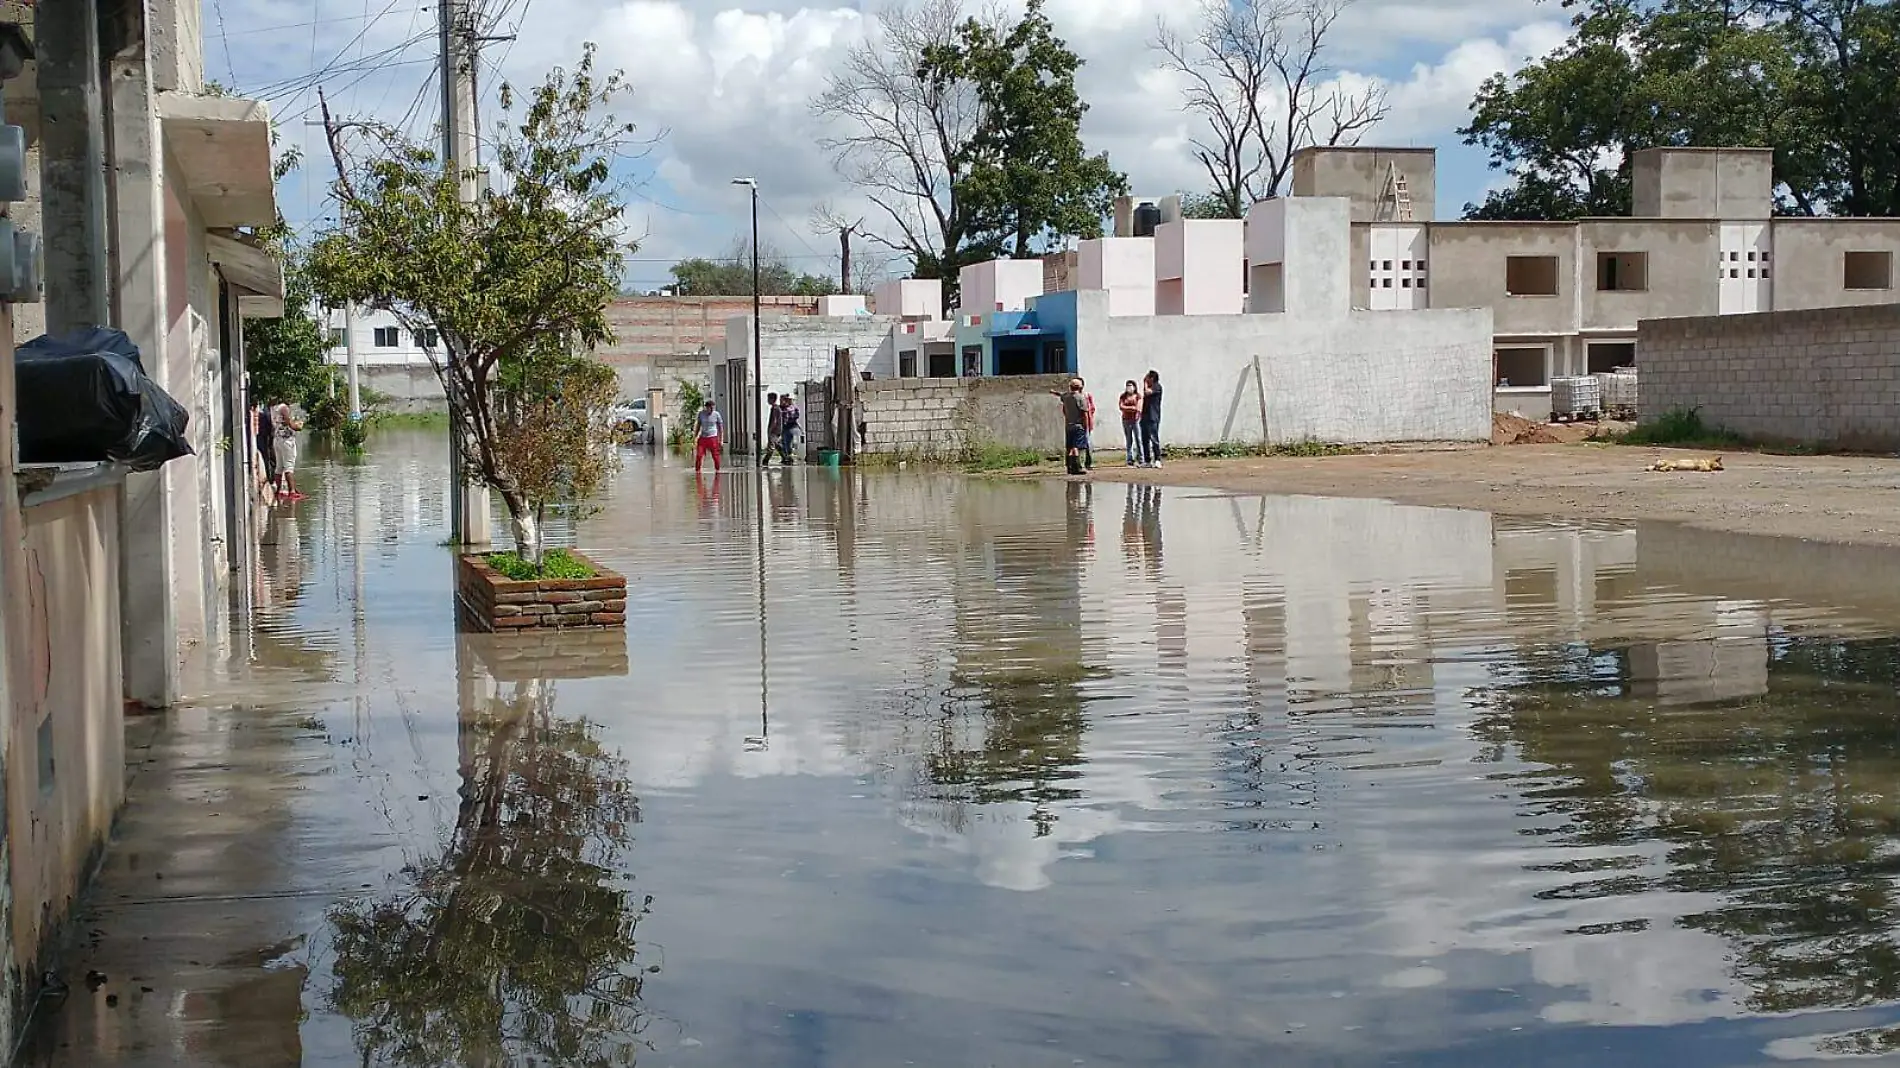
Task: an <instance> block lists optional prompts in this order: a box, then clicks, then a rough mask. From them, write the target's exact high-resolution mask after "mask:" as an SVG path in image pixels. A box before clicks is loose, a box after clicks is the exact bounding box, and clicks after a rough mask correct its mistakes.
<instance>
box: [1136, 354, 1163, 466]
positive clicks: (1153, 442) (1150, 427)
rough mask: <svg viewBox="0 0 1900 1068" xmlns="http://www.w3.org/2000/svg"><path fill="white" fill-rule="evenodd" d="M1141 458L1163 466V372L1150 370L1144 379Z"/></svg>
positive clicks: (1144, 462) (1151, 464) (1146, 463)
mask: <svg viewBox="0 0 1900 1068" xmlns="http://www.w3.org/2000/svg"><path fill="white" fill-rule="evenodd" d="M1142 382H1143V385H1142V389H1141V459H1142V462H1143V464H1144V465H1145V466H1148V467H1156V468H1158V467H1160V466H1161V372H1160V371H1155V370H1150V371H1149V372H1148V374H1147V376H1146V377H1145V378H1143V379H1142Z"/></svg>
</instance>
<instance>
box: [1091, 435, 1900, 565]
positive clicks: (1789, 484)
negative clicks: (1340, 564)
mask: <svg viewBox="0 0 1900 1068" xmlns="http://www.w3.org/2000/svg"><path fill="white" fill-rule="evenodd" d="M1706 455H1710V454H1709V453H1702V452H1676V451H1672V450H1665V449H1648V448H1631V447H1624V446H1603V445H1512V446H1504V447H1491V448H1485V447H1476V448H1470V449H1461V450H1456V451H1446V452H1408V453H1387V454H1369V455H1353V456H1329V457H1323V458H1315V459H1285V458H1250V459H1239V460H1181V461H1175V460H1170V461H1168V462H1167V465H1166V467H1165V468H1163V469H1162V470H1160V471H1146V470H1131V469H1129V468H1125V467H1122V466H1121V464H1120V461H1119V460H1116V459H1112V458H1110V457H1108V456H1106V455H1104V456H1103V457H1102V463H1101V464H1100V465H1098V466H1097V468H1096V471H1095V475H1094V477H1095V479H1096V480H1097V481H1104V482H1106V481H1114V482H1154V483H1160V484H1163V485H1174V486H1206V487H1211V488H1218V489H1229V490H1240V491H1245V492H1248V493H1286V494H1310V495H1314V496H1321V497H1382V498H1385V499H1388V500H1394V501H1402V502H1404V503H1407V504H1423V505H1437V506H1442V507H1448V508H1478V509H1483V510H1485V511H1488V512H1496V513H1500V514H1504V515H1520V516H1574V517H1585V518H1598V519H1616V520H1632V521H1633V520H1665V521H1671V522H1679V523H1685V524H1688V525H1690V526H1696V527H1703V528H1706V529H1710V530H1721V531H1729V532H1734V533H1746V534H1766V535H1773V536H1777V537H1792V538H1804V539H1808V540H1811V541H1823V542H1833V543H1839V544H1848V545H1888V546H1900V460H1896V459H1873V458H1863V457H1841V456H1833V457H1830V456H1756V455H1736V454H1726V455H1724V456H1723V463H1724V465H1725V466H1726V468H1727V470H1724V471H1722V472H1720V473H1717V474H1694V473H1672V474H1661V473H1654V472H1649V471H1646V470H1644V468H1646V467H1647V466H1648V465H1649V464H1650V463H1651V462H1652V461H1654V460H1656V459H1658V458H1660V457H1663V456H1678V457H1687V456H1706Z"/></svg>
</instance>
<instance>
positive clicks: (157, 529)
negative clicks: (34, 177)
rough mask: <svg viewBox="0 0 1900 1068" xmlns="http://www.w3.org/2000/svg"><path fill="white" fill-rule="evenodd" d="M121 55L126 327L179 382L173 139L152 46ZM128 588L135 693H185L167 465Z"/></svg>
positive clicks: (136, 547)
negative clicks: (171, 298)
mask: <svg viewBox="0 0 1900 1068" xmlns="http://www.w3.org/2000/svg"><path fill="white" fill-rule="evenodd" d="M143 52H144V50H143V49H142V48H141V49H135V50H133V51H132V52H131V54H129V55H127V56H125V57H121V58H115V59H113V61H112V63H111V66H110V70H109V79H110V82H109V84H110V97H109V99H110V104H111V124H112V146H113V175H114V188H113V218H114V223H115V227H114V230H115V232H116V233H117V235H118V240H117V241H116V242H115V247H114V249H113V251H114V253H115V257H114V259H115V262H114V264H113V268H114V272H115V287H114V292H115V294H116V300H115V301H114V304H115V306H116V307H117V309H118V326H119V328H120V329H121V330H124V331H125V332H126V334H127V336H129V337H130V338H131V339H132V342H133V343H134V344H136V345H137V346H138V347H139V353H140V355H141V357H142V358H143V359H144V362H145V370H146V373H147V374H149V375H150V376H151V377H152V378H153V380H155V381H157V382H159V383H161V384H163V385H165V386H166V387H167V388H168V389H169V388H171V383H172V382H173V380H174V375H173V374H172V373H171V368H170V362H171V361H170V354H169V353H168V351H167V348H166V322H165V319H166V298H167V294H166V275H167V270H166V261H165V201H164V195H165V194H164V189H163V186H162V181H163V177H164V164H163V159H162V153H163V150H164V141H163V140H162V138H161V135H160V133H159V124H158V109H157V101H156V99H155V96H154V89H153V85H152V74H151V70H150V68H149V66H148V65H147V62H146V57H145V55H144V54H143ZM119 530H120V536H121V539H122V548H121V552H120V557H119V559H120V573H119V590H120V596H121V598H122V603H123V606H124V608H123V620H124V623H123V627H122V635H123V639H124V643H123V654H124V660H125V690H126V696H127V697H128V698H129V699H131V700H134V701H139V702H141V703H143V704H145V705H146V706H148V707H151V708H165V707H169V706H170V705H171V704H173V703H174V702H175V701H176V700H177V698H178V618H177V609H176V607H175V605H176V597H175V596H174V593H175V590H174V585H175V583H174V576H173V574H172V568H171V562H172V553H171V540H172V495H171V493H170V492H169V490H168V489H167V486H166V474H165V472H164V471H163V470H160V471H154V472H149V473H145V474H136V475H132V476H130V477H128V478H127V479H126V483H125V490H124V497H123V499H122V500H121V501H120V511H119Z"/></svg>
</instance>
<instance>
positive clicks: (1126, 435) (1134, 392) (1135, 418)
mask: <svg viewBox="0 0 1900 1068" xmlns="http://www.w3.org/2000/svg"><path fill="white" fill-rule="evenodd" d="M1117 404H1118V406H1119V407H1120V408H1121V410H1122V448H1123V451H1124V452H1126V453H1127V454H1128V466H1130V467H1139V466H1141V462H1142V451H1141V387H1140V386H1138V385H1136V384H1135V380H1134V379H1132V378H1131V379H1129V380H1128V384H1127V385H1125V386H1123V387H1122V395H1121V400H1119V401H1118V402H1117Z"/></svg>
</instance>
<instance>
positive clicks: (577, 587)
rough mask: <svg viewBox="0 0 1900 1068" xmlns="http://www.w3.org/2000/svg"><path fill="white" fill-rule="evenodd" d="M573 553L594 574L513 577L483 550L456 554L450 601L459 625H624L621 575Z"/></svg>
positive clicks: (491, 627) (517, 628)
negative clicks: (490, 562)
mask: <svg viewBox="0 0 1900 1068" xmlns="http://www.w3.org/2000/svg"><path fill="white" fill-rule="evenodd" d="M569 551H570V552H572V550H569ZM573 555H574V558H575V559H577V560H580V561H581V562H583V563H585V564H587V566H589V567H591V568H593V569H594V577H593V578H589V579H524V580H516V579H511V578H509V577H508V576H506V575H504V574H502V573H501V572H499V571H496V570H495V569H494V568H492V567H489V566H488V557H487V554H485V553H484V554H470V555H467V556H463V557H461V558H460V559H459V560H457V562H456V565H455V607H456V616H457V619H458V621H459V623H460V625H461V627H462V629H464V630H474V631H523V630H538V629H554V628H560V629H572V628H577V627H625V626H626V625H627V579H626V577H625V576H624V575H621V574H620V573H618V572H616V571H610V570H608V569H607V568H604V567H602V566H601V565H600V564H598V563H595V562H594V561H593V560H590V559H588V558H587V557H585V556H583V555H581V554H580V553H578V552H576V553H574V554H573Z"/></svg>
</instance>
